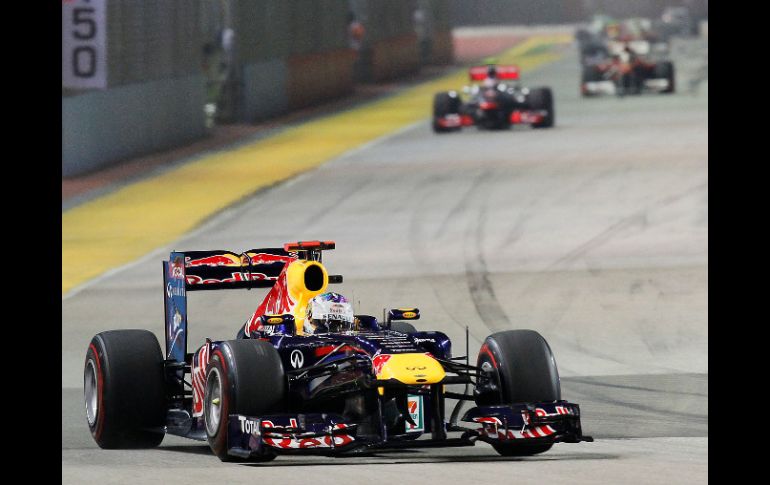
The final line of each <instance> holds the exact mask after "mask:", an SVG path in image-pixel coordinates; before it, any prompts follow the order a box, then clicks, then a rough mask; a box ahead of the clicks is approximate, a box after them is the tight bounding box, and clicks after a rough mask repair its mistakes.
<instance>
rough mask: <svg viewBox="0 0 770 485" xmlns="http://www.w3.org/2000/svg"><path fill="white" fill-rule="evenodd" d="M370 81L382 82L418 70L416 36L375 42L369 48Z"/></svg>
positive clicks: (404, 36) (401, 36)
mask: <svg viewBox="0 0 770 485" xmlns="http://www.w3.org/2000/svg"><path fill="white" fill-rule="evenodd" d="M371 51H372V53H371V80H372V81H384V80H387V79H393V78H396V77H399V76H403V75H405V74H409V73H414V72H417V71H418V70H419V69H420V52H419V47H418V45H417V34H414V33H411V34H404V35H400V36H398V37H390V38H388V39H384V40H381V41H378V42H376V43H375V44H374V45H373V46H372V47H371Z"/></svg>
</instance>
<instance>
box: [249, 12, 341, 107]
mask: <svg viewBox="0 0 770 485" xmlns="http://www.w3.org/2000/svg"><path fill="white" fill-rule="evenodd" d="M235 9H236V10H235V11H236V15H235V21H236V24H235V32H236V38H237V39H238V40H237V45H238V58H239V60H240V62H241V69H240V72H241V77H240V83H241V84H240V100H239V101H238V103H239V105H240V110H239V116H238V121H246V122H251V121H256V120H261V119H265V118H268V117H271V116H275V115H276V114H280V113H282V112H285V111H286V110H289V109H294V108H300V107H304V106H309V105H312V104H315V103H319V102H323V101H326V100H328V99H332V98H335V97H339V96H344V95H346V94H349V93H351V92H352V91H353V61H354V57H353V51H352V50H350V48H349V46H348V39H347V35H348V32H347V16H348V12H349V10H348V6H347V2H341V1H339V0H293V1H281V2H276V1H274V0H238V2H237V5H236V7H235Z"/></svg>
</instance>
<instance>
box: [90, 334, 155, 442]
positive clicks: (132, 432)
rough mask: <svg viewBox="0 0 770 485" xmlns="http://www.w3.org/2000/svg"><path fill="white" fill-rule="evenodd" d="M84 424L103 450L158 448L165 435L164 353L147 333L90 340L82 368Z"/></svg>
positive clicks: (116, 335)
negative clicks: (86, 423) (86, 424)
mask: <svg viewBox="0 0 770 485" xmlns="http://www.w3.org/2000/svg"><path fill="white" fill-rule="evenodd" d="M83 377H84V389H83V390H84V397H85V408H86V420H87V422H88V428H89V429H90V431H91V436H92V437H93V438H94V441H96V444H97V445H99V447H100V448H106V449H127V448H154V447H156V446H158V445H160V443H161V441H163V437H164V436H165V428H164V426H165V421H166V409H167V403H166V388H165V376H164V370H163V354H162V353H161V350H160V345H159V344H158V339H157V338H155V335H154V334H153V333H152V332H149V331H147V330H110V331H106V332H101V333H99V334H97V335H95V336H94V338H93V339H91V343H90V344H89V345H88V350H87V351H86V360H85V368H84V375H83Z"/></svg>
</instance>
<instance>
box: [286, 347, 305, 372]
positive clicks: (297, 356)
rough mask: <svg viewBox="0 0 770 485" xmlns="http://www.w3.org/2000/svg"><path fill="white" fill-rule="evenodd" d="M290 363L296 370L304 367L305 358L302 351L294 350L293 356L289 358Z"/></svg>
mask: <svg viewBox="0 0 770 485" xmlns="http://www.w3.org/2000/svg"><path fill="white" fill-rule="evenodd" d="M289 361H291V366H292V367H294V368H295V369H299V368H300V367H302V364H304V363H305V356H304V355H303V354H302V351H301V350H296V349H295V350H292V351H291V356H290V357H289Z"/></svg>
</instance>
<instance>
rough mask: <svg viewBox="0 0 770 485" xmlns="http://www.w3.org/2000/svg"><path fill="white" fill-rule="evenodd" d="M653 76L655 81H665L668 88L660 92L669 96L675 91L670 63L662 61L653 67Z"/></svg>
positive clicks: (672, 66) (674, 81)
mask: <svg viewBox="0 0 770 485" xmlns="http://www.w3.org/2000/svg"><path fill="white" fill-rule="evenodd" d="M654 76H655V78H656V79H667V80H668V87H667V88H666V89H664V90H662V91H661V93H664V94H671V93H673V92H675V91H676V78H675V76H674V64H673V63H672V62H671V61H662V62H659V63H657V64H656V65H655V73H654Z"/></svg>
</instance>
